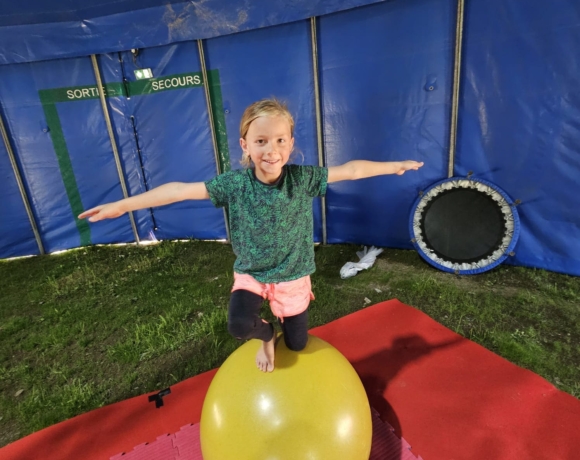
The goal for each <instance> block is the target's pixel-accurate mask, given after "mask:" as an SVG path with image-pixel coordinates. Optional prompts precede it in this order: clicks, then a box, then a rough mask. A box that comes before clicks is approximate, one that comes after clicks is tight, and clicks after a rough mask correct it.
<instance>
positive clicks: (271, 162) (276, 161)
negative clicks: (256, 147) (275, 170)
mask: <svg viewBox="0 0 580 460" xmlns="http://www.w3.org/2000/svg"><path fill="white" fill-rule="evenodd" d="M263 161H264V163H268V164H269V165H273V164H276V163H278V160H263Z"/></svg>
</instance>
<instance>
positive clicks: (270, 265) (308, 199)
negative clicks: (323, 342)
mask: <svg viewBox="0 0 580 460" xmlns="http://www.w3.org/2000/svg"><path fill="white" fill-rule="evenodd" d="M240 146H241V147H242V151H243V157H242V164H243V165H244V166H245V169H241V170H234V171H229V172H226V173H224V174H220V175H219V176H217V177H215V178H213V179H211V180H209V181H206V182H195V183H180V182H172V183H168V184H165V185H161V186H159V187H157V188H154V189H152V190H150V191H148V192H145V193H143V194H141V195H137V196H134V197H130V198H127V199H124V200H120V201H117V202H114V203H108V204H104V205H101V206H97V207H95V208H92V209H89V210H88V211H85V212H84V213H82V214H81V215H80V216H79V218H81V219H83V218H86V217H88V218H89V221H90V222H97V221H99V220H102V219H109V218H115V217H119V216H121V215H123V214H124V213H126V212H128V211H134V210H137V209H142V208H150V207H155V206H162V205H166V204H169V203H174V202H176V201H182V200H204V199H211V201H212V202H213V204H214V205H215V206H218V207H222V206H228V210H229V220H230V235H231V242H232V247H233V250H234V253H235V255H236V262H235V264H234V285H233V288H232V295H231V298H230V304H229V309H228V331H229V332H230V334H232V335H233V336H234V337H237V338H239V339H250V338H256V339H260V340H261V341H262V346H261V348H260V350H259V351H258V354H257V355H256V365H257V367H258V369H260V370H261V371H263V372H272V371H273V370H274V354H275V338H276V333H275V330H274V327H273V325H272V324H270V323H268V322H266V321H265V320H263V319H261V318H260V309H261V306H262V302H263V300H264V299H266V298H267V299H268V300H269V301H270V306H271V308H272V312H273V313H274V315H276V317H277V318H278V320H279V322H280V325H281V328H282V332H283V335H284V341H285V343H286V346H287V347H288V348H289V349H291V350H295V351H300V350H302V349H303V348H304V347H305V346H306V342H307V341H308V310H307V308H308V304H309V303H310V300H312V299H314V296H313V294H312V292H311V285H310V274H311V273H313V272H314V270H315V266H314V246H313V241H312V238H313V237H312V232H313V221H312V198H313V197H315V196H322V195H324V194H325V193H326V187H327V184H328V183H331V182H337V181H342V180H355V179H362V178H365V177H372V176H378V175H384V174H398V175H401V174H404V173H405V171H408V170H411V169H413V170H417V169H419V168H420V167H421V166H423V163H419V162H416V161H400V162H399V161H397V162H372V161H363V160H355V161H349V162H348V163H345V164H343V165H340V166H332V167H329V168H324V167H318V166H298V165H288V164H287V163H288V159H289V157H290V154H291V153H292V150H293V147H294V120H293V118H292V115H291V114H290V112H289V111H288V109H287V107H286V105H285V104H283V103H281V102H279V101H277V100H275V99H265V100H262V101H258V102H255V103H254V104H252V105H250V106H249V107H248V108H247V109H246V110H245V112H244V114H243V116H242V120H241V123H240Z"/></svg>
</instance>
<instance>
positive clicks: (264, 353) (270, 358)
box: [256, 334, 276, 372]
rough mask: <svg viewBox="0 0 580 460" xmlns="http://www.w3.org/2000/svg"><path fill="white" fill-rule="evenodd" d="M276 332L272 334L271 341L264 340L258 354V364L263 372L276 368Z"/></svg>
mask: <svg viewBox="0 0 580 460" xmlns="http://www.w3.org/2000/svg"><path fill="white" fill-rule="evenodd" d="M275 342H276V334H274V335H273V336H272V340H270V341H269V342H264V341H262V346H261V347H260V349H259V350H258V353H257V354H256V365H257V366H258V369H260V370H261V371H262V372H272V371H273V370H274V353H275V351H274V349H275Z"/></svg>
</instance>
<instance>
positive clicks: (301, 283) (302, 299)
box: [232, 272, 314, 321]
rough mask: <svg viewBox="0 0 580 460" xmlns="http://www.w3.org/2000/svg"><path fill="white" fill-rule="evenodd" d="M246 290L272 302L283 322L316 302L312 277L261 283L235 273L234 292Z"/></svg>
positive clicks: (275, 311) (276, 313)
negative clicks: (286, 317)
mask: <svg viewBox="0 0 580 460" xmlns="http://www.w3.org/2000/svg"><path fill="white" fill-rule="evenodd" d="M238 289H245V290H246V291H250V292H253V293H254V294H258V295H259V296H262V297H263V298H264V299H268V300H269V301H270V308H271V309H272V313H274V315H275V316H276V317H277V318H280V320H281V321H283V318H284V317H285V316H294V315H299V314H300V313H302V312H303V311H304V310H306V309H307V308H308V304H309V303H310V301H311V300H314V294H312V286H311V284H310V276H309V275H307V276H303V277H302V278H298V279H297V280H293V281H283V282H281V283H260V282H259V281H258V280H256V279H255V278H254V277H253V276H250V275H242V274H240V273H236V272H234V286H233V287H232V292H234V291H236V290H238Z"/></svg>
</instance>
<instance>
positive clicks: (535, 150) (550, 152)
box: [455, 0, 580, 275]
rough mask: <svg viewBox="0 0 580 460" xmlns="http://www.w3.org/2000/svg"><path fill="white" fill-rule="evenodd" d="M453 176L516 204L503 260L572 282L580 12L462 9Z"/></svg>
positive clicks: (539, 5) (552, 5) (577, 219)
mask: <svg viewBox="0 0 580 460" xmlns="http://www.w3.org/2000/svg"><path fill="white" fill-rule="evenodd" d="M466 12H467V16H466V27H465V40H464V47H465V52H464V59H463V62H464V69H463V76H464V78H463V81H462V94H461V104H460V112H459V113H460V120H459V134H458V145H457V146H458V156H457V161H456V163H455V168H456V173H457V174H459V175H465V174H467V172H468V171H473V172H474V174H476V175H477V176H478V177H480V178H483V179H487V180H489V181H492V182H493V183H495V184H497V185H498V186H500V187H501V188H502V189H504V190H505V191H506V192H507V193H508V194H509V195H510V196H511V197H512V199H514V200H515V199H519V200H521V202H522V203H521V205H519V206H518V213H519V216H520V219H521V232H520V238H519V241H518V244H517V246H516V248H515V257H514V258H508V259H507V261H508V263H514V264H517V265H527V266H532V267H541V268H547V269H551V270H555V271H560V272H564V273H570V274H575V275H580V213H579V212H578V205H579V202H580V200H579V199H578V194H577V192H576V190H577V188H578V184H579V183H580V96H579V93H578V88H577V86H578V75H579V74H580V56H579V55H578V50H579V49H580V9H579V7H578V3H577V2H574V1H568V0H557V1H552V2H548V1H537V0H536V1H515V2H514V1H510V2H504V1H502V0H492V1H486V2H481V1H471V2H468V3H467V10H466Z"/></svg>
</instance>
